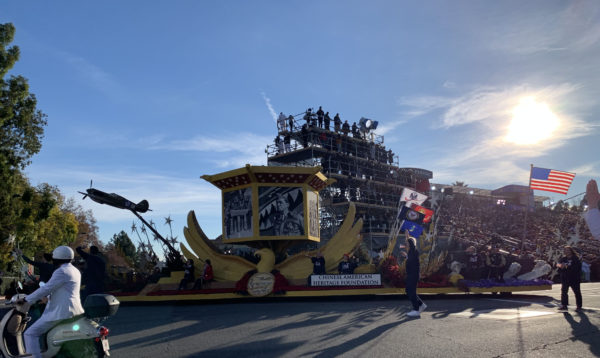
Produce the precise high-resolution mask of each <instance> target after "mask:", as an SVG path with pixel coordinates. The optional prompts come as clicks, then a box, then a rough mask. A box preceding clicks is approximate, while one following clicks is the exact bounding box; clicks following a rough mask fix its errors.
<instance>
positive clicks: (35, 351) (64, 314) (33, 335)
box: [21, 246, 84, 358]
mask: <svg viewBox="0 0 600 358" xmlns="http://www.w3.org/2000/svg"><path fill="white" fill-rule="evenodd" d="M74 256H75V254H74V252H73V250H72V249H71V248H70V247H68V246H59V247H57V248H56V249H54V251H53V252H52V261H53V262H54V265H55V266H58V267H57V269H56V270H54V273H52V277H50V280H49V281H48V282H47V283H46V284H45V285H44V286H42V287H40V288H38V289H37V290H35V291H34V292H33V293H32V294H30V295H27V296H26V297H25V298H24V299H23V300H22V301H24V302H29V303H34V302H36V301H39V300H41V299H43V298H44V297H46V296H50V298H49V300H48V304H47V305H46V309H45V310H44V313H43V314H42V316H41V317H40V318H39V319H38V320H37V321H36V322H35V323H34V324H33V325H32V326H31V327H29V328H28V329H27V330H26V331H25V333H24V336H25V337H24V338H25V350H26V352H27V353H29V354H32V355H33V357H34V358H41V357H42V354H41V352H40V337H41V336H42V335H44V333H46V332H47V331H48V330H49V329H50V328H52V326H54V325H55V324H57V323H58V322H60V321H62V320H65V319H69V318H72V317H74V316H78V315H80V314H83V312H84V311H83V307H82V306H81V302H80V298H79V289H80V287H81V273H80V272H79V270H78V269H77V268H75V266H73V265H71V261H72V260H73V257H74ZM24 302H21V303H24Z"/></svg>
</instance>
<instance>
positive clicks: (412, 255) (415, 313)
mask: <svg viewBox="0 0 600 358" xmlns="http://www.w3.org/2000/svg"><path fill="white" fill-rule="evenodd" d="M404 236H405V238H406V249H407V251H408V252H407V254H406V295H407V296H408V299H409V300H410V303H411V304H412V308H413V309H412V311H410V312H408V313H407V314H406V315H407V316H409V317H421V312H423V311H424V310H425V309H426V308H427V305H426V304H425V302H423V301H422V300H421V299H420V298H419V296H417V284H418V283H419V277H420V274H421V272H420V270H421V267H420V263H419V251H418V250H417V240H415V238H414V237H411V236H410V234H409V233H408V230H404Z"/></svg>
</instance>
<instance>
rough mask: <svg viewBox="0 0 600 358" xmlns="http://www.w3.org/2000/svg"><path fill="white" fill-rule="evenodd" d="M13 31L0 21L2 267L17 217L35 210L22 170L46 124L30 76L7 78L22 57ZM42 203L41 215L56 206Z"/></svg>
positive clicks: (10, 244)
mask: <svg viewBox="0 0 600 358" xmlns="http://www.w3.org/2000/svg"><path fill="white" fill-rule="evenodd" d="M14 35H15V27H14V26H13V25H12V24H10V23H7V24H0V268H1V267H3V266H4V265H5V264H6V262H7V260H8V259H9V256H10V251H11V248H12V241H11V240H10V238H11V237H12V236H16V235H17V225H18V224H19V220H18V219H19V218H21V217H22V216H26V217H28V216H29V214H30V213H31V212H32V210H31V209H29V210H27V209H26V207H27V205H26V203H28V202H29V201H30V199H33V197H34V194H33V193H34V191H32V190H30V189H28V188H26V187H24V186H23V176H22V174H21V170H23V169H24V168H25V167H26V166H27V165H28V164H29V163H30V159H31V157H32V156H33V155H34V154H36V153H38V152H39V151H40V149H41V147H42V141H41V140H42V137H43V134H44V126H45V125H46V115H45V114H43V113H42V112H41V111H40V110H38V109H37V100H36V98H35V95H33V94H32V93H30V92H29V85H28V83H27V79H25V78H24V77H22V76H18V75H10V76H8V78H6V77H7V74H8V71H10V69H12V68H13V66H14V65H15V63H16V62H17V61H18V59H19V48H18V47H17V46H10V44H11V42H12V41H13V39H14ZM9 46H10V47H9ZM42 200H43V199H42ZM43 205H45V209H44V210H38V211H37V214H36V215H40V218H41V217H43V216H46V215H50V212H51V211H52V208H53V207H54V205H52V203H50V202H48V201H46V202H44V203H43Z"/></svg>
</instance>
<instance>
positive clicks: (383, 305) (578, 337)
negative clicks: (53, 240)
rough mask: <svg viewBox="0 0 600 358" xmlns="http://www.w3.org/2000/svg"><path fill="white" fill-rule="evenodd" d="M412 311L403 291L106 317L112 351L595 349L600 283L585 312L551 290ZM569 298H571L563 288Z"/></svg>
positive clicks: (591, 352) (554, 352)
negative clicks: (562, 305) (415, 314)
mask: <svg viewBox="0 0 600 358" xmlns="http://www.w3.org/2000/svg"><path fill="white" fill-rule="evenodd" d="M422 298H423V299H424V300H425V302H426V303H427V305H428V309H427V311H425V312H424V313H423V314H422V315H421V318H420V319H411V318H408V317H407V316H406V312H408V310H409V309H408V306H409V304H408V301H407V299H406V297H405V296H400V297H398V296H396V297H390V296H384V297H381V296H378V297H359V298H357V297H353V298H346V299H340V298H335V299H331V298H323V299H318V300H317V299H310V300H295V301H289V300H287V301H286V300H280V301H269V302H246V303H240V302H237V303H208V304H207V303H204V304H196V305H193V304H186V305H183V304H178V305H152V306H123V307H121V308H120V310H119V312H118V313H117V315H116V316H115V317H113V318H111V319H110V320H108V321H107V322H105V325H107V326H108V327H109V328H110V329H111V335H110V343H111V347H112V351H111V353H112V356H114V357H127V358H134V357H219V358H225V357H236V358H239V357H337V356H344V357H461V358H464V357H594V356H600V333H599V330H598V326H599V324H600V284H598V283H589V284H584V285H583V299H584V308H585V309H584V312H582V313H576V312H575V311H574V308H575V307H570V310H569V312H568V313H560V312H558V311H557V306H558V299H559V298H560V285H555V286H554V289H553V290H552V291H541V292H531V293H526V294H519V295H512V296H510V297H499V296H492V295H491V294H485V295H436V296H427V295H424V296H422ZM570 300H571V302H572V303H574V297H573V295H572V294H571V295H570Z"/></svg>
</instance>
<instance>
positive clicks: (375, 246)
mask: <svg viewBox="0 0 600 358" xmlns="http://www.w3.org/2000/svg"><path fill="white" fill-rule="evenodd" d="M305 119H306V124H305V125H303V126H302V128H300V125H299V123H298V121H295V122H294V121H293V119H292V120H291V121H289V124H288V121H287V120H286V121H285V122H284V123H282V122H280V123H279V125H278V137H277V138H276V139H275V141H274V144H273V145H269V146H267V150H266V152H267V155H268V165H267V166H251V165H246V166H245V167H243V168H238V169H234V170H230V171H227V172H223V173H219V174H214V175H203V176H202V178H203V179H204V180H206V181H208V182H210V183H211V184H213V185H214V186H215V187H216V188H217V189H219V190H221V198H222V205H221V210H222V228H223V229H222V235H221V236H220V237H219V238H218V240H211V239H209V238H208V237H207V236H206V235H205V234H204V232H203V230H202V228H201V227H200V226H199V224H198V221H197V219H196V216H195V213H194V212H193V211H190V212H189V214H188V217H187V226H186V227H185V228H184V236H185V241H186V242H185V243H181V245H180V249H181V251H179V250H176V249H175V248H174V247H173V246H172V245H171V244H170V243H169V240H165V239H163V238H162V237H161V236H160V234H159V233H158V232H156V230H155V229H153V228H152V225H148V228H149V229H150V230H152V231H153V232H154V234H155V236H157V237H158V238H160V239H161V240H163V242H164V243H165V244H166V247H167V248H168V249H167V254H166V255H165V256H166V258H167V261H168V264H169V266H170V269H171V270H170V273H169V276H168V277H162V278H160V280H158V282H155V283H148V284H147V285H146V286H145V287H144V288H143V289H142V290H141V291H139V292H118V291H116V292H114V294H115V295H117V296H119V300H121V301H123V302H148V301H176V300H214V299H245V298H248V297H311V296H348V295H378V294H404V293H405V292H404V266H403V264H404V257H403V245H402V244H403V242H400V241H403V235H402V232H403V231H404V230H409V231H410V233H411V235H412V236H414V237H416V239H417V248H418V250H419V252H420V262H421V277H422V279H421V282H420V283H419V286H418V292H419V293H461V292H471V293H485V292H492V293H497V292H507V293H510V292H515V291H531V290H546V289H551V284H552V282H551V281H548V280H542V279H540V278H541V277H544V276H545V275H547V274H548V272H549V265H548V264H545V263H544V262H539V263H538V265H536V266H535V267H534V268H533V269H532V270H531V271H530V272H527V273H525V274H521V275H520V276H517V273H519V271H520V269H521V268H520V266H519V267H517V266H514V265H511V266H510V267H508V270H507V271H506V273H504V276H503V279H502V280H489V279H478V280H467V279H465V278H464V277H463V276H462V275H461V269H462V268H463V267H464V264H462V263H459V262H451V261H449V256H448V249H449V247H450V245H449V244H450V242H451V240H452V235H447V234H445V233H444V232H443V230H441V229H440V228H439V227H438V226H439V218H440V215H439V213H441V212H443V210H444V198H445V195H441V196H440V195H437V196H436V195H435V192H434V190H433V189H434V188H431V187H430V184H429V179H431V178H432V175H433V174H432V172H430V171H428V170H425V169H420V168H400V167H399V166H398V165H397V162H398V160H399V157H398V156H396V155H395V154H394V153H393V152H392V151H391V150H387V151H386V150H385V146H384V145H383V137H380V136H377V135H375V134H374V132H373V129H374V128H376V126H377V122H374V121H371V120H367V119H365V118H361V121H360V127H359V128H358V127H357V128H356V129H354V128H353V130H352V134H350V133H349V131H348V132H346V133H344V131H343V130H342V128H339V129H340V130H339V132H338V131H337V130H330V129H329V125H327V126H324V125H322V124H321V122H319V124H321V125H318V124H317V121H316V115H313V114H310V113H308V117H307V115H305ZM280 136H281V137H283V139H281V138H280ZM283 143H285V145H284V144H283ZM89 191H90V189H88V193H89ZM448 192H450V191H449V190H448V191H447V193H446V194H448ZM92 194H93V193H92ZM96 194H97V193H96ZM104 194H105V193H104ZM438 194H439V193H438ZM108 195H112V196H116V197H119V196H118V195H116V194H108ZM90 196H91V195H90ZM91 197H92V196H91ZM119 198H120V197H119ZM92 199H93V200H96V199H94V197H92ZM112 199H114V197H113V198H112ZM122 199H123V200H125V201H126V202H125V203H121V204H120V206H119V205H117V207H121V208H123V206H125V208H126V209H129V210H131V211H132V212H133V213H134V214H135V215H136V216H138V218H140V219H141V220H142V222H143V223H145V224H147V223H146V222H145V221H144V220H143V218H142V217H141V215H140V212H142V211H140V210H138V208H139V207H141V208H142V209H145V208H147V203H139V204H134V203H131V202H129V201H127V200H126V199H124V198H122ZM99 202H100V201H99ZM103 203H105V202H103ZM109 205H112V204H110V203H109ZM113 206H115V205H113ZM240 252H241V253H244V254H240ZM317 255H318V256H322V257H323V259H324V262H325V274H322V275H313V274H312V273H313V258H314V257H316V256H317ZM348 256H350V257H352V259H351V260H355V261H353V265H354V270H353V273H352V274H339V273H338V265H339V264H340V262H341V261H342V260H348ZM186 260H192V261H193V262H194V270H195V272H194V273H195V275H193V276H194V277H202V273H203V272H202V271H203V266H204V264H205V262H207V261H208V262H210V263H211V264H212V271H213V273H214V277H213V279H212V280H211V281H212V282H207V283H206V284H203V285H202V287H201V288H200V287H196V288H197V289H189V288H188V286H186V287H185V288H184V289H181V287H179V285H180V282H181V280H182V279H183V278H184V271H183V270H182V267H183V265H184V262H185V261H186ZM516 264H517V265H518V263H516ZM189 286H191V284H190V285H189Z"/></svg>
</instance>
